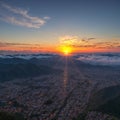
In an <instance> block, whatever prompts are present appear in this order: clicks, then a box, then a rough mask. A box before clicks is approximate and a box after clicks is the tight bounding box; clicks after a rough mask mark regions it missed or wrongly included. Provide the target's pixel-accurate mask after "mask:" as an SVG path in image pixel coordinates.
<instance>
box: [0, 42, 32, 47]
mask: <svg viewBox="0 0 120 120" xmlns="http://www.w3.org/2000/svg"><path fill="white" fill-rule="evenodd" d="M24 45H25V46H26V45H31V44H25V43H8V42H0V47H9V46H24Z"/></svg>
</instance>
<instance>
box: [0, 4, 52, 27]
mask: <svg viewBox="0 0 120 120" xmlns="http://www.w3.org/2000/svg"><path fill="white" fill-rule="evenodd" d="M2 7H3V9H4V10H5V11H6V10H7V11H9V12H10V15H9V14H8V13H7V12H5V13H6V14H4V15H2V17H1V18H0V19H1V20H3V21H5V22H8V23H11V24H15V25H19V26H24V27H28V28H40V27H41V26H42V25H44V24H45V23H46V20H48V19H50V17H48V16H45V17H43V18H39V17H34V16H30V15H29V14H28V11H27V10H23V9H21V8H13V7H11V6H9V5H7V4H2Z"/></svg>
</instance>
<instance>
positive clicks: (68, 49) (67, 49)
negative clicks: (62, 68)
mask: <svg viewBox="0 0 120 120" xmlns="http://www.w3.org/2000/svg"><path fill="white" fill-rule="evenodd" d="M60 51H61V52H62V53H63V54H64V55H65V56H68V55H70V54H71V53H72V47H70V46H61V47H60Z"/></svg>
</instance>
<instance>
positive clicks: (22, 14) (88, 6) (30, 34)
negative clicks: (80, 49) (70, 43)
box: [0, 0, 120, 45]
mask: <svg viewBox="0 0 120 120" xmlns="http://www.w3.org/2000/svg"><path fill="white" fill-rule="evenodd" d="M119 6H120V1H119V0H29V1H28V0H1V2H0V26H1V27H0V42H1V43H2V42H4V43H6V42H7V43H30V44H33V43H35V44H40V45H45V44H47V45H48V44H49V45H53V44H55V45H56V44H58V42H59V38H60V37H62V36H77V37H78V39H79V40H80V39H88V38H96V41H98V42H100V41H102V42H106V41H111V40H116V39H117V42H119V38H120V22H119V21H120V14H119V11H120V7H119Z"/></svg>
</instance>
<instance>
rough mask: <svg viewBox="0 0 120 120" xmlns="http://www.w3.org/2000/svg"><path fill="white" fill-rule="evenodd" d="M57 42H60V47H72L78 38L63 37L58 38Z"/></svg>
mask: <svg viewBox="0 0 120 120" xmlns="http://www.w3.org/2000/svg"><path fill="white" fill-rule="evenodd" d="M59 41H60V44H61V45H73V44H76V43H77V41H78V37H77V36H70V35H65V36H63V37H60V38H59Z"/></svg>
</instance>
